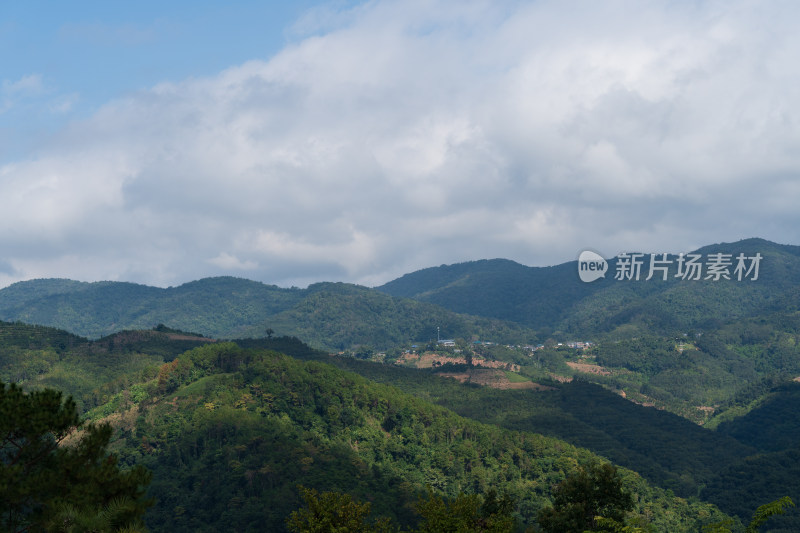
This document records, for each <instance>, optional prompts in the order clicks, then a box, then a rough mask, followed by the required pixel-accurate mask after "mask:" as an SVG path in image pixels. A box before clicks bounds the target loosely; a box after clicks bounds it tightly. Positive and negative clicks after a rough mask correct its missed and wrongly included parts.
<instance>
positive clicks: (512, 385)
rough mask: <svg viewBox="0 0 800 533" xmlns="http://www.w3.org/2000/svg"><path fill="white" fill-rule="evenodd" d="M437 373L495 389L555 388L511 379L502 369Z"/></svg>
mask: <svg viewBox="0 0 800 533" xmlns="http://www.w3.org/2000/svg"><path fill="white" fill-rule="evenodd" d="M437 375H439V376H442V377H445V378H453V379H457V380H458V381H460V382H462V383H477V384H478V385H482V386H484V387H492V388H495V389H534V390H555V389H554V388H553V387H547V386H545V385H540V384H539V383H534V382H532V381H528V380H527V379H526V380H524V381H520V380H518V379H514V380H511V379H509V377H508V375H507V373H506V372H504V371H502V370H493V369H482V368H476V369H473V370H469V371H467V372H439V373H438V374H437ZM520 377H522V376H520Z"/></svg>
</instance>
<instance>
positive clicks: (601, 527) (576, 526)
mask: <svg viewBox="0 0 800 533" xmlns="http://www.w3.org/2000/svg"><path fill="white" fill-rule="evenodd" d="M632 509H633V497H632V496H631V494H630V493H629V492H626V491H625V490H624V489H623V487H622V479H621V478H620V476H619V474H618V473H617V469H616V467H615V466H613V465H610V464H597V463H592V464H589V465H588V466H586V467H582V468H581V469H580V470H579V471H578V473H577V474H575V475H573V476H570V477H568V478H567V479H565V480H564V481H562V482H561V483H559V484H558V485H557V486H556V488H555V490H554V491H553V506H552V507H546V508H544V509H542V510H541V511H540V512H539V515H538V521H539V525H540V526H541V528H542V530H543V531H545V532H546V533H574V532H576V531H581V532H582V531H614V530H615V529H617V527H618V526H619V525H621V524H624V523H625V515H626V513H627V512H628V511H630V510H632Z"/></svg>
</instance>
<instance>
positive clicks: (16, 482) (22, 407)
mask: <svg viewBox="0 0 800 533" xmlns="http://www.w3.org/2000/svg"><path fill="white" fill-rule="evenodd" d="M76 431H79V433H77V434H76V435H75V436H73V437H71V439H70V440H71V441H74V442H70V444H66V443H65V441H66V439H67V437H69V436H70V435H73V433H75V432H76ZM111 434H112V429H111V426H109V425H108V424H101V425H95V424H87V425H84V424H83V422H82V421H81V419H80V417H79V416H78V411H77V407H76V405H75V402H74V401H73V400H72V398H67V399H66V400H63V399H62V395H61V393H60V392H58V391H54V390H49V389H47V390H42V391H34V392H30V393H26V392H24V391H23V390H22V389H20V388H19V387H18V386H16V385H14V384H11V385H9V386H6V385H5V384H3V383H0V530H2V531H9V532H23V531H24V532H34V531H119V530H123V529H126V528H127V529H128V530H130V529H131V528H141V527H142V523H141V518H142V516H143V515H144V511H145V510H146V508H147V507H148V506H149V505H150V504H151V502H150V501H149V500H148V499H146V498H145V490H146V487H147V484H148V483H149V482H150V473H149V472H148V471H147V470H146V469H145V468H144V467H142V466H137V467H135V468H132V469H130V470H127V471H122V470H120V468H119V466H118V465H117V460H116V458H115V457H114V456H113V455H110V454H108V452H107V446H108V442H109V440H110V439H111ZM89 523H92V524H95V526H92V527H87V526H86V525H82V524H89Z"/></svg>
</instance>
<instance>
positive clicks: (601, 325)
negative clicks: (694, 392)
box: [377, 239, 800, 335]
mask: <svg viewBox="0 0 800 533" xmlns="http://www.w3.org/2000/svg"><path fill="white" fill-rule="evenodd" d="M641 252H642V253H643V255H644V256H645V258H644V260H645V265H644V267H643V268H642V273H641V278H640V280H639V281H633V280H624V281H618V280H615V279H614V276H615V274H616V272H617V258H616V257H615V258H612V259H610V260H609V261H608V270H607V272H606V275H605V277H604V278H601V279H599V280H597V281H594V282H591V283H584V282H582V281H581V280H580V279H579V277H578V264H577V261H571V262H568V263H563V264H561V265H557V266H552V267H526V266H523V265H520V264H518V263H514V262H513V261H508V260H503V259H494V260H483V261H473V262H469V263H460V264H455V265H442V266H439V267H432V268H426V269H423V270H420V271H417V272H414V273H411V274H406V275H405V276H402V277H400V278H398V279H396V280H394V281H391V282H389V283H386V284H385V285H382V286H380V287H378V288H377V289H378V290H381V291H383V292H386V293H387V294H392V295H394V296H402V297H406V298H415V299H419V300H422V301H427V302H431V303H435V304H438V305H441V306H442V307H445V308H447V309H451V310H453V311H457V312H460V313H468V314H479V315H482V316H490V317H494V318H501V319H504V320H510V321H515V322H518V323H520V324H523V325H526V326H528V327H531V328H534V329H545V328H546V329H548V330H550V331H555V330H560V331H564V332H569V333H572V334H583V335H586V334H593V335H598V334H607V333H611V332H615V331H616V330H617V329H618V328H621V327H625V326H631V325H632V326H634V328H638V329H639V330H640V331H648V332H650V333H652V332H653V331H658V332H661V333H664V332H675V331H686V330H688V329H703V328H709V327H715V326H718V325H719V324H720V323H722V322H724V321H727V320H731V319H735V318H741V317H747V316H754V315H757V314H760V313H765V312H769V311H772V310H776V309H780V308H782V307H785V306H787V305H788V306H792V305H794V306H795V308H796V305H797V300H796V298H795V299H792V298H790V297H787V292H791V293H794V294H795V295H797V290H798V286H797V282H798V280H800V246H791V245H783V244H776V243H773V242H770V241H766V240H764V239H745V240H742V241H738V242H735V243H722V244H714V245H709V246H705V247H703V248H700V249H698V250H695V251H693V252H691V253H693V254H698V255H700V256H701V257H702V258H708V257H709V255H710V254H711V255H713V254H717V253H723V254H730V255H731V258H730V260H731V262H732V265H731V266H730V268H729V272H730V273H732V272H733V270H734V268H735V265H736V260H735V258H736V257H737V256H738V254H740V253H741V254H745V255H746V256H747V257H754V256H755V255H756V254H760V255H761V258H762V259H761V261H760V264H759V273H758V279H757V280H756V281H751V280H745V281H735V279H734V280H724V279H722V280H720V281H714V280H713V279H712V280H706V279H704V278H705V274H703V278H702V279H700V280H696V281H695V280H683V279H675V274H676V272H677V266H676V264H675V263H676V261H677V258H676V257H675V256H668V257H669V259H670V260H671V261H672V262H673V264H672V270H671V271H670V272H669V276H668V279H667V280H666V281H662V280H661V279H660V278H659V277H658V275H660V272H657V275H656V277H655V278H654V279H651V280H648V281H645V278H646V277H647V275H648V274H649V272H648V270H647V268H646V267H647V264H648V263H647V261H649V254H650V253H656V252H658V251H656V250H642V251H641ZM634 331H636V329H634Z"/></svg>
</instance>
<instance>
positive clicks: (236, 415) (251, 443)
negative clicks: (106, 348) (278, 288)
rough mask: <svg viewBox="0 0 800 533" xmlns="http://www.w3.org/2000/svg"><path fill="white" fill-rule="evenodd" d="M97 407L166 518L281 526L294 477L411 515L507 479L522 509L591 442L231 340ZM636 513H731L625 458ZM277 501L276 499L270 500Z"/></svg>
mask: <svg viewBox="0 0 800 533" xmlns="http://www.w3.org/2000/svg"><path fill="white" fill-rule="evenodd" d="M135 387H136V391H137V393H136V394H133V393H128V394H126V393H125V391H122V392H121V393H120V394H118V395H115V396H114V397H113V398H111V399H110V401H109V403H108V404H107V405H104V406H99V407H98V408H96V409H95V410H93V411H91V412H90V416H92V417H94V418H98V417H99V418H103V417H105V418H106V419H108V420H111V421H112V422H113V423H114V424H115V425H116V427H117V428H118V431H119V432H118V440H117V441H116V443H115V447H114V449H115V451H116V452H117V453H118V454H119V456H120V457H121V460H122V461H123V462H125V463H128V464H133V463H136V464H144V465H146V466H148V467H149V468H151V469H152V470H153V472H154V480H153V483H152V490H151V495H153V496H154V497H155V498H156V499H157V501H158V503H157V504H156V506H155V507H154V508H153V509H152V510H151V512H149V513H148V515H147V520H148V524H149V525H150V527H152V528H153V529H155V530H159V531H161V530H169V531H197V530H202V529H204V528H205V529H208V530H212V529H215V528H217V529H220V528H222V529H236V530H237V531H250V530H253V531H256V530H264V529H266V530H269V531H282V530H283V528H284V520H285V518H286V516H287V515H288V512H289V511H290V510H291V509H293V508H296V507H298V506H299V504H300V501H299V496H298V493H297V488H296V484H298V483H299V484H302V485H306V486H311V487H315V488H317V489H319V490H337V491H341V492H348V493H351V494H354V495H355V496H356V497H358V498H359V499H362V500H370V501H371V502H372V504H373V509H374V510H375V512H376V513H377V514H379V515H384V516H390V517H392V518H393V519H394V520H395V521H397V522H398V523H400V524H403V525H406V526H407V525H409V524H410V523H411V522H413V515H412V513H411V511H410V503H411V502H412V501H413V500H414V499H415V498H416V497H417V496H418V495H419V494H422V493H423V492H424V490H425V487H426V486H427V487H429V488H431V489H433V490H434V491H435V492H436V493H439V494H443V495H446V496H448V497H453V496H455V495H456V494H458V493H459V492H468V493H478V494H482V493H485V492H486V491H487V490H489V489H490V488H493V489H495V490H497V491H498V492H499V493H508V494H509V495H510V496H512V497H513V498H514V500H515V501H516V502H517V503H516V506H515V511H516V514H517V516H518V517H519V518H520V520H522V521H523V522H524V523H528V524H530V523H532V520H533V517H534V516H535V515H536V512H537V510H538V509H539V508H541V506H543V505H545V504H546V503H547V501H548V498H549V497H550V494H551V490H552V486H553V485H554V484H555V483H556V482H557V481H559V480H560V479H563V477H564V476H565V475H566V474H569V473H570V472H573V471H574V470H575V468H576V467H577V465H578V464H585V463H587V462H589V461H593V460H598V458H596V457H595V456H593V455H592V454H591V453H590V452H587V451H586V450H582V449H578V448H574V447H572V446H570V445H568V444H565V443H564V442H562V441H558V440H555V439H552V438H547V437H542V436H539V435H535V434H532V433H526V432H515V431H509V430H505V429H500V428H498V427H496V426H491V425H487V424H481V423H478V422H475V421H472V420H468V419H464V418H461V417H459V416H457V415H455V414H454V413H452V412H451V411H449V410H446V409H444V408H442V407H439V406H434V405H432V404H430V403H428V402H426V401H424V400H420V399H418V398H415V397H413V396H411V395H408V394H405V393H403V392H401V391H399V390H398V389H396V388H393V387H389V386H386V385H380V384H376V383H374V382H371V381H369V380H367V379H365V378H363V377H361V376H358V375H356V374H353V373H350V372H344V371H342V370H339V369H336V368H334V367H332V366H331V365H329V364H326V363H322V362H318V361H310V362H301V361H298V360H296V359H293V358H291V357H288V356H285V355H281V354H278V353H275V352H270V351H264V350H252V349H243V348H241V347H239V346H237V345H236V344H234V343H217V344H208V345H205V346H203V347H199V348H195V349H193V350H190V351H188V352H186V353H184V354H182V355H181V356H179V357H178V358H177V359H176V360H175V361H173V362H171V363H167V364H165V365H163V366H162V368H161V370H160V371H159V373H158V377H157V378H154V379H152V380H150V381H148V382H145V383H141V384H138V385H135ZM624 479H625V482H626V485H627V487H628V489H629V490H632V491H633V492H634V493H635V495H636V497H635V499H636V502H637V506H636V513H637V514H638V515H639V516H641V517H643V518H644V519H645V520H647V521H648V522H650V523H652V524H653V525H654V526H655V527H656V529H657V530H658V531H674V532H679V531H695V530H697V529H698V528H699V527H700V525H702V524H704V523H708V522H711V521H714V520H718V519H720V518H722V515H721V514H719V512H718V511H716V510H715V509H714V508H713V507H711V506H709V505H707V504H704V503H701V502H697V501H695V502H687V501H686V500H683V499H680V498H672V497H670V496H669V494H668V493H665V491H663V490H661V489H657V488H653V487H651V486H649V485H648V484H647V483H646V482H644V480H642V478H640V477H639V476H638V475H636V474H634V473H632V472H630V471H626V472H625V473H624ZM264 501H269V502H271V504H270V505H269V506H265V505H264Z"/></svg>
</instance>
